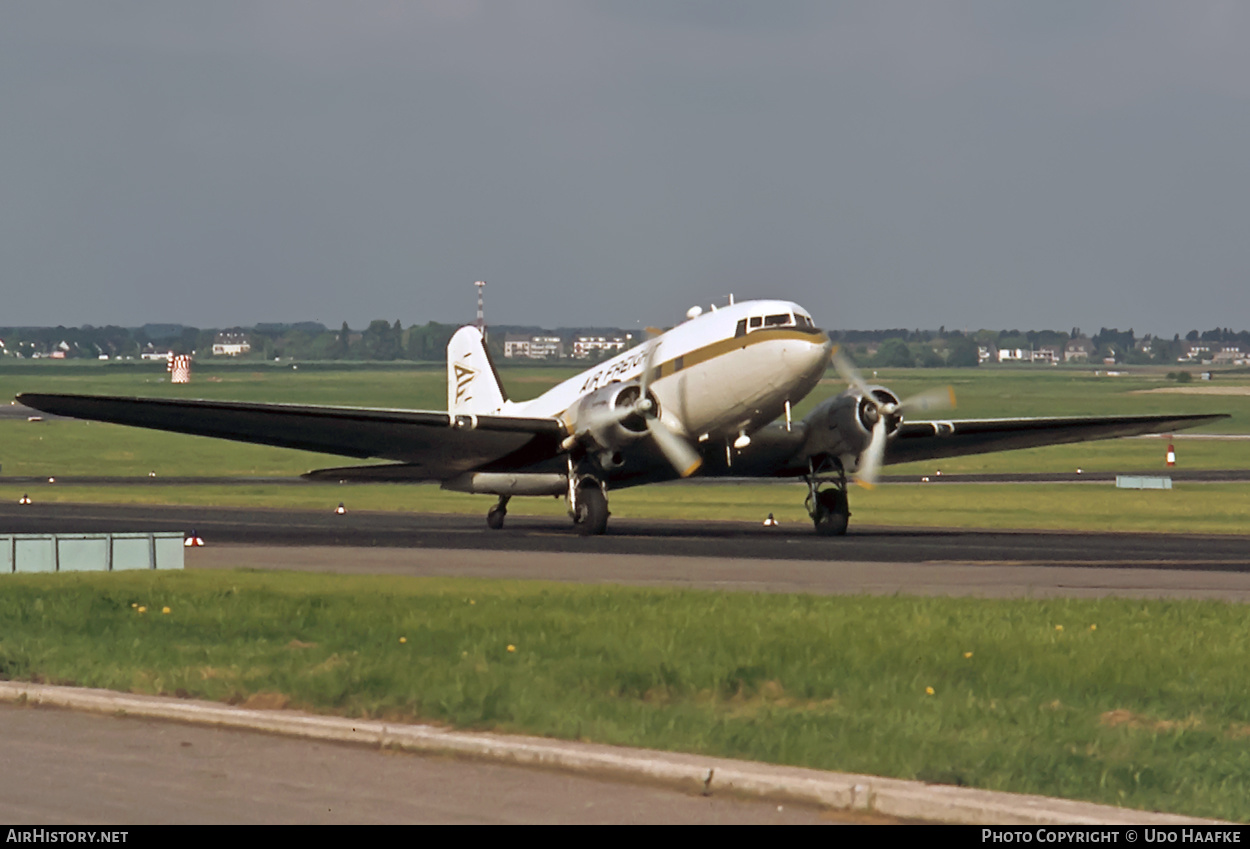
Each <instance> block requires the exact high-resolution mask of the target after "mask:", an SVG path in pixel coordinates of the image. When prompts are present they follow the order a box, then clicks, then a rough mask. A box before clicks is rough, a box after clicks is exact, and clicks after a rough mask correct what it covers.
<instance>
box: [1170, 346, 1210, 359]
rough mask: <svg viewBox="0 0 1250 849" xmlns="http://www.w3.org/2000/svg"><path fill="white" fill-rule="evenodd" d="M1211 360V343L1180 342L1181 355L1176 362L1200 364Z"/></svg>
mask: <svg viewBox="0 0 1250 849" xmlns="http://www.w3.org/2000/svg"><path fill="white" fill-rule="evenodd" d="M1210 360H1211V343H1209V342H1188V341H1186V342H1182V343H1181V355H1180V357H1178V358H1177V362H1182V363H1184V362H1190V363H1201V362H1210Z"/></svg>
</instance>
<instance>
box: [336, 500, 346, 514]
mask: <svg viewBox="0 0 1250 849" xmlns="http://www.w3.org/2000/svg"><path fill="white" fill-rule="evenodd" d="M334 512H335V513H337V514H338V515H340V516H342V515H343V514H344V513H346V512H347V508H346V507H344V506H343V502H342V501H340V502H339V506H338V507H335V508H334Z"/></svg>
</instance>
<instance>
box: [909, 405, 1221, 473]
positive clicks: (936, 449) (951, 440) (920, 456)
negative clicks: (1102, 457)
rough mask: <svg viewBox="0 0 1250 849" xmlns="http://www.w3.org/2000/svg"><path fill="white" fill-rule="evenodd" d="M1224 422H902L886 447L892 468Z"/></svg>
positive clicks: (1120, 419) (1093, 419) (1137, 418)
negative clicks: (897, 465)
mask: <svg viewBox="0 0 1250 849" xmlns="http://www.w3.org/2000/svg"><path fill="white" fill-rule="evenodd" d="M1226 418H1228V415H1227V414H1224V413H1216V414H1209V415H1193V416H1158V415H1154V416H1096V417H1084V418H1082V417H1071V418H1022V419H963V420H954V421H930V422H904V423H903V425H902V427H900V428H899V431H898V433H897V434H895V436H894V438H893V439H891V440H890V443H889V446H888V447H887V448H886V457H885V462H886V464H887V465H894V464H897V463H910V462H913V461H915V460H936V459H941V458H943V457H959V456H963V455H967V454H986V453H989V452H992V451H1012V450H1015V449H1018V448H1037V447H1039V446H1043V445H1063V444H1068V443H1073V442H1088V441H1091V440H1095V439H1114V438H1117V437H1122V436H1140V435H1142V434H1148V433H1169V432H1171V431H1174V430H1185V429H1187V428H1191V427H1197V426H1198V425H1202V424H1207V423H1209V422H1213V421H1216V420H1218V419H1226Z"/></svg>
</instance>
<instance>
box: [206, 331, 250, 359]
mask: <svg viewBox="0 0 1250 849" xmlns="http://www.w3.org/2000/svg"><path fill="white" fill-rule="evenodd" d="M250 350H252V343H251V342H250V341H248V338H247V334H246V333H243V332H241V331H236V330H230V331H226V332H224V333H218V334H217V338H215V339H214V340H213V356H214V357H221V356H225V357H237V356H239V354H246V353H247V352H248V351H250Z"/></svg>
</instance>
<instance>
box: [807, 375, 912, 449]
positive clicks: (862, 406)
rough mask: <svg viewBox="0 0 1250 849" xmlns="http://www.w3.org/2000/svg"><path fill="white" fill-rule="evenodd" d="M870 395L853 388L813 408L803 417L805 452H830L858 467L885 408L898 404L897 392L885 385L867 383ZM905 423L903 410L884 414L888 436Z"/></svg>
mask: <svg viewBox="0 0 1250 849" xmlns="http://www.w3.org/2000/svg"><path fill="white" fill-rule="evenodd" d="M867 388H868V390H869V392H870V393H871V397H868V396H866V395H864V394H862V393H860V392H857V391H856V390H854V389H848V390H847V391H846V392H843V393H842V394H841V395H837V396H834V397H833V398H830V399H829V400H828V401H825V402H824V403H822V404H821V405H820V406H818V407H817V408H816V409H814V410H812V412H811V413H809V414H808V415H807V418H806V419H804V425H805V427H806V433H807V438H806V441H805V442H804V453H805V454H806V455H807V456H809V457H815V456H818V455H821V454H828V455H830V456H832V457H838V458H841V459H842V461H843V464H844V465H847V466H849V467H850V468H852V469H853V468H855V467H857V466H858V465H859V463H858V458H859V457H860V455H861V454H862V453H863V451H864V449H866V448H867V447H868V442H869V440H870V439H871V437H872V429H873V427H875V426H876V424H877V421H878V419H879V418H880V417H881V416H882V415H883V412H882V408H886V409H891V408H893V407H896V406H897V405H898V396H896V395H895V394H894V393H893V392H891V391H890V390H888V389H886V388H885V387H883V386H869V387H867ZM902 423H903V414H902V413H900V412H891V413H888V414H885V429H886V436H887V437H888V436H893V435H894V434H895V433H896V432H897V431H898V429H899V426H900V425H902Z"/></svg>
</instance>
